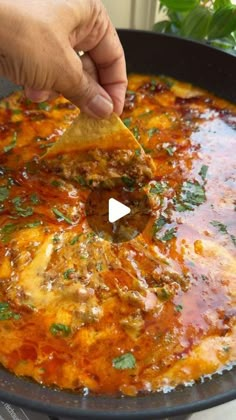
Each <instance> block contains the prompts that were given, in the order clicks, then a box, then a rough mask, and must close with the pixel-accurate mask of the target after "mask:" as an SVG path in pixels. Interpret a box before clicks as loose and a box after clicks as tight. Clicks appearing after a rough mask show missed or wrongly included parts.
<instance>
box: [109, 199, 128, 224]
mask: <svg viewBox="0 0 236 420" xmlns="http://www.w3.org/2000/svg"><path fill="white" fill-rule="evenodd" d="M130 212H131V209H130V208H129V207H127V206H125V205H124V204H122V203H121V202H120V201H118V200H116V199H115V198H110V199H109V204H108V220H109V222H110V223H114V222H117V220H120V219H121V218H122V217H125V216H127V214H129V213H130Z"/></svg>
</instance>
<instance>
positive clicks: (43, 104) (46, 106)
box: [38, 102, 50, 111]
mask: <svg viewBox="0 0 236 420" xmlns="http://www.w3.org/2000/svg"><path fill="white" fill-rule="evenodd" d="M38 108H39V109H41V110H43V111H49V110H50V105H49V103H48V102H40V103H39V104H38Z"/></svg>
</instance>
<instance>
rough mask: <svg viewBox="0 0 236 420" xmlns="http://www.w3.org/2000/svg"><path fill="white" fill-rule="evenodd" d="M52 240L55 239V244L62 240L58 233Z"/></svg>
mask: <svg viewBox="0 0 236 420" xmlns="http://www.w3.org/2000/svg"><path fill="white" fill-rule="evenodd" d="M52 241H53V243H54V244H58V242H60V238H59V236H58V235H54V236H53V238H52Z"/></svg>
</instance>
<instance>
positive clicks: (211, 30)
mask: <svg viewBox="0 0 236 420" xmlns="http://www.w3.org/2000/svg"><path fill="white" fill-rule="evenodd" d="M159 9H160V11H165V12H166V15H167V18H166V19H165V20H163V21H161V22H157V23H155V25H154V28H153V29H154V31H156V32H161V33H169V34H174V35H179V36H182V37H187V38H192V39H197V40H202V41H206V42H207V43H209V44H211V45H213V46H215V47H218V48H224V49H227V50H228V51H229V52H232V53H234V54H235V53H236V6H235V5H233V4H232V2H231V1H230V0H211V1H207V0H160V6H159Z"/></svg>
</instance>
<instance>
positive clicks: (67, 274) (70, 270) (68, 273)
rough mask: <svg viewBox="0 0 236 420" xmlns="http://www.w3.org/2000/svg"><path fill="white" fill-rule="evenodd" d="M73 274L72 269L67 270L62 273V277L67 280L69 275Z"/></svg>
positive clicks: (73, 270)
mask: <svg viewBox="0 0 236 420" xmlns="http://www.w3.org/2000/svg"><path fill="white" fill-rule="evenodd" d="M73 273H75V269H74V268H68V269H67V270H66V271H64V273H63V277H64V279H66V280H69V279H70V275H71V274H73Z"/></svg>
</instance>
